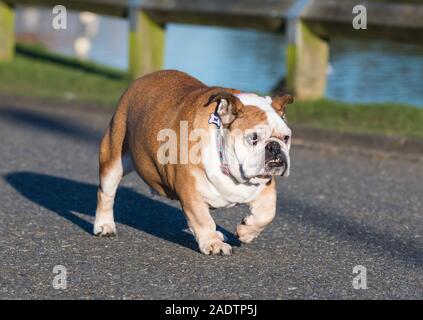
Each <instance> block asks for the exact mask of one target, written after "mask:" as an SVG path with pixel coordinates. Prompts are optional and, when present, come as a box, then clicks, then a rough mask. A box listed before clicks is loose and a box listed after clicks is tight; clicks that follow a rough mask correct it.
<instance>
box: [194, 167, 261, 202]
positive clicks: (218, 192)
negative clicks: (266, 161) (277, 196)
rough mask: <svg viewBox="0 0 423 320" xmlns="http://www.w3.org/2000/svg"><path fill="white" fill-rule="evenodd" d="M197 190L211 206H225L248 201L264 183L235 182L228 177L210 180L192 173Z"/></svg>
mask: <svg viewBox="0 0 423 320" xmlns="http://www.w3.org/2000/svg"><path fill="white" fill-rule="evenodd" d="M194 176H195V179H196V188H197V191H198V192H199V193H200V194H201V196H202V197H203V199H204V200H205V201H206V202H207V203H208V204H209V205H210V206H211V207H213V208H225V207H226V208H227V207H232V206H234V205H236V204H240V203H249V202H251V201H252V200H254V199H255V198H256V197H257V195H258V194H259V193H260V192H261V191H262V190H263V188H264V185H261V184H260V185H244V184H235V183H234V182H233V180H232V179H231V178H229V177H226V176H224V177H219V178H216V179H213V181H210V180H209V179H208V178H207V177H206V176H205V175H202V174H200V173H195V174H194Z"/></svg>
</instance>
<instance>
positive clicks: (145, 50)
mask: <svg viewBox="0 0 423 320" xmlns="http://www.w3.org/2000/svg"><path fill="white" fill-rule="evenodd" d="M129 23H130V30H129V74H130V76H131V77H132V78H133V79H135V78H137V77H140V76H142V75H144V74H147V73H150V72H153V71H156V70H159V69H161V68H162V67H163V56H164V41H165V30H164V27H163V26H161V25H159V24H158V23H156V22H155V21H153V20H152V19H151V18H150V17H149V16H148V15H147V14H146V13H145V12H144V11H143V10H140V9H136V8H131V9H130V10H129Z"/></svg>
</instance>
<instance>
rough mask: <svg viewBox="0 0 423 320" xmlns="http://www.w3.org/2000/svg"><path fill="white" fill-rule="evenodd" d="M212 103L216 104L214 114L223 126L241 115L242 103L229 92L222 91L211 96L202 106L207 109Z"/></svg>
mask: <svg viewBox="0 0 423 320" xmlns="http://www.w3.org/2000/svg"><path fill="white" fill-rule="evenodd" d="M212 103H216V109H215V113H217V114H218V115H219V117H220V119H221V121H222V124H223V125H225V126H226V125H229V124H231V123H232V122H233V121H234V120H235V118H236V117H240V116H241V115H242V108H243V107H244V105H243V103H242V102H241V100H239V99H238V98H237V97H235V96H234V95H233V94H230V93H229V92H225V91H222V92H218V93H215V94H213V95H211V96H210V98H209V100H208V101H207V103H206V104H205V105H204V106H205V107H207V106H209V105H211V104H212Z"/></svg>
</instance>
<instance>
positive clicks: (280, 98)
mask: <svg viewBox="0 0 423 320" xmlns="http://www.w3.org/2000/svg"><path fill="white" fill-rule="evenodd" d="M293 102H294V98H293V97H292V96H291V95H289V94H277V95H276V96H274V97H273V98H272V107H273V109H275V111H276V112H277V113H278V114H279V115H280V116H281V117H282V118H284V117H285V115H286V108H287V107H288V104H291V103H293Z"/></svg>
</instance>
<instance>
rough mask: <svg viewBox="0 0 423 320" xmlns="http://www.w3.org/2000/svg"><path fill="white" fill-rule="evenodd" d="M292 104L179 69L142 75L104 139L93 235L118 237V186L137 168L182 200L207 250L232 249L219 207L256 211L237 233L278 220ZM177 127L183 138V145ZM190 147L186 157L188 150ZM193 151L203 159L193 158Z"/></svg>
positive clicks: (242, 235)
mask: <svg viewBox="0 0 423 320" xmlns="http://www.w3.org/2000/svg"><path fill="white" fill-rule="evenodd" d="M292 102H293V98H292V97H291V96H290V95H277V96H275V97H273V99H272V98H270V97H262V96H259V95H256V94H252V93H243V92H240V91H238V90H234V89H227V88H221V87H208V86H206V85H205V84H203V83H202V82H200V81H199V80H197V79H195V78H193V77H191V76H189V75H188V74H186V73H183V72H179V71H175V70H163V71H158V72H154V73H151V74H148V75H146V76H143V77H141V78H139V79H138V80H136V81H135V82H134V83H133V84H132V85H131V86H130V87H129V88H128V89H127V90H126V92H125V93H124V94H123V95H122V97H121V99H120V102H119V105H118V108H117V110H116V111H115V113H114V115H113V118H112V120H111V122H110V125H109V128H108V129H107V132H106V134H105V135H104V138H103V140H102V142H101V147H100V155H99V173H100V184H99V188H98V193H97V197H98V202H97V209H96V216H95V221H94V234H95V235H97V236H100V237H105V236H113V235H115V234H116V226H115V222H114V218H113V203H114V198H115V194H116V189H117V187H118V184H119V182H120V181H121V179H122V177H123V176H125V175H127V174H128V173H130V172H132V171H136V172H137V173H138V175H139V176H140V177H141V178H142V179H143V180H144V181H145V182H146V183H147V184H148V185H149V186H150V188H152V189H153V190H154V191H156V192H157V193H159V194H160V195H162V196H166V197H169V198H171V199H177V200H179V201H180V204H181V207H182V210H183V213H184V215H185V217H186V219H187V222H188V227H189V228H190V230H191V232H192V233H193V235H194V236H195V239H196V241H197V243H198V246H199V250H200V251H201V252H202V253H204V254H207V255H208V254H224V255H228V254H231V253H232V248H231V246H230V245H229V244H228V243H226V242H225V239H224V237H223V235H222V233H221V232H219V231H217V230H216V224H215V222H214V221H213V219H212V216H211V215H210V210H211V209H214V208H222V207H230V206H233V205H236V204H243V203H244V204H248V205H249V208H250V214H249V215H248V216H247V217H245V218H244V219H242V221H241V223H240V224H238V226H237V228H236V234H237V236H238V238H239V240H240V241H241V242H244V243H248V242H250V241H251V240H253V239H254V238H255V237H257V236H258V235H259V234H260V232H262V231H263V229H264V228H265V227H266V226H267V225H268V224H269V223H270V222H271V221H272V220H273V218H274V216H275V213H276V187H275V176H285V177H286V176H288V175H289V169H290V158H289V150H290V147H291V130H290V128H289V127H288V126H287V124H286V122H285V114H286V108H287V105H288V104H290V103H292ZM181 124H185V125H184V128H185V130H186V131H187V132H188V133H190V134H189V136H188V138H186V137H185V138H184V137H183V134H182V133H181V132H182V131H183V130H181ZM172 132H173V133H174V137H176V138H177V139H178V140H180V141H178V143H177V145H176V149H175V146H173V145H171V142H174V139H170V137H172V134H171V133H172ZM192 132H197V133H198V132H201V134H198V135H195V134H194V135H191V133H192ZM164 136H165V138H166V137H168V138H166V139H163V137H164ZM193 136H194V138H193ZM164 145H166V146H167V148H164ZM183 145H185V146H187V148H185V149H187V150H188V151H187V152H188V154H186V152H181V150H182V149H183V148H182V146H183ZM194 148H195V150H196V152H192V150H193V149H194ZM172 150H173V151H175V150H177V151H176V152H172ZM193 154H195V155H198V157H199V159H200V161H194V160H195V159H193V160H192V161H191V159H190V157H191V156H192V155H193ZM193 158H195V157H193ZM187 160H188V161H187ZM197 160H198V159H197Z"/></svg>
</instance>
